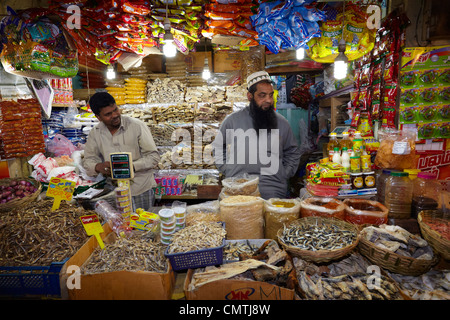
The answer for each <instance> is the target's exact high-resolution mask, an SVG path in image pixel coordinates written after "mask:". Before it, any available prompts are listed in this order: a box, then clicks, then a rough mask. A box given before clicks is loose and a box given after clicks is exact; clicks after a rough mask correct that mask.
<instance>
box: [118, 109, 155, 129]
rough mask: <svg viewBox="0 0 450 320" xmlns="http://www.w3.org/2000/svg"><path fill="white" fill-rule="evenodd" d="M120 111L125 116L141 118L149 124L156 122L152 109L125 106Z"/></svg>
mask: <svg viewBox="0 0 450 320" xmlns="http://www.w3.org/2000/svg"><path fill="white" fill-rule="evenodd" d="M120 112H121V114H123V115H125V116H128V117H132V118H137V119H140V120H142V121H144V122H145V123H146V124H147V125H151V124H153V123H154V121H153V114H152V111H151V110H150V109H142V108H133V107H130V108H127V107H123V108H121V109H120Z"/></svg>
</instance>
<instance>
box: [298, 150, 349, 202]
mask: <svg viewBox="0 0 450 320" xmlns="http://www.w3.org/2000/svg"><path fill="white" fill-rule="evenodd" d="M306 170H307V181H308V184H307V189H308V191H309V192H310V193H311V194H312V195H315V196H322V197H336V196H338V194H339V192H340V191H341V190H344V189H346V190H350V189H351V184H350V175H349V174H348V173H347V172H345V171H344V167H343V166H342V165H341V164H339V163H336V162H331V161H328V158H324V159H322V160H320V162H314V163H308V164H307V166H306Z"/></svg>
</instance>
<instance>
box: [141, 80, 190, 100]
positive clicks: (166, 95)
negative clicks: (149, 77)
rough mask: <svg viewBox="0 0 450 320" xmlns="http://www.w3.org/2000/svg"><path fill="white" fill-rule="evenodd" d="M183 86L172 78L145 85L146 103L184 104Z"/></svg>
mask: <svg viewBox="0 0 450 320" xmlns="http://www.w3.org/2000/svg"><path fill="white" fill-rule="evenodd" d="M184 88H185V84H183V83H182V82H180V81H179V80H174V79H173V78H164V79H162V80H161V79H159V78H157V79H155V80H154V81H153V82H148V83H147V102H148V103H178V102H180V103H181V102H184Z"/></svg>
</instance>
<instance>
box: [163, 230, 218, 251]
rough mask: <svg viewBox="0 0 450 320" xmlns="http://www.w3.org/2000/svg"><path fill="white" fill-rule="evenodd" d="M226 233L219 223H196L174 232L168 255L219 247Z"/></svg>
mask: <svg viewBox="0 0 450 320" xmlns="http://www.w3.org/2000/svg"><path fill="white" fill-rule="evenodd" d="M225 235H226V231H225V229H224V228H223V227H222V225H221V224H219V223H198V224H195V225H192V226H189V227H186V228H184V229H180V230H178V231H177V232H175V234H174V236H173V238H172V242H171V244H170V245H169V250H168V253H169V254H172V253H181V252H188V251H194V250H203V249H210V248H216V247H220V246H221V245H222V243H223V239H224V238H225Z"/></svg>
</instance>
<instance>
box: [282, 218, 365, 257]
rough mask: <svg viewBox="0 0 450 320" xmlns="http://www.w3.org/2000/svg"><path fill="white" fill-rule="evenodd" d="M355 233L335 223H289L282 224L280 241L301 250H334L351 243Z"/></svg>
mask: <svg viewBox="0 0 450 320" xmlns="http://www.w3.org/2000/svg"><path fill="white" fill-rule="evenodd" d="M356 237H357V234H356V233H355V232H353V231H350V230H345V229H342V228H340V227H339V226H337V225H311V224H304V225H303V224H295V223H293V224H291V225H289V226H288V227H286V226H284V229H283V232H282V236H281V239H280V240H281V241H282V242H283V243H284V244H286V245H290V246H294V247H298V248H300V249H303V250H312V251H317V250H336V249H341V248H344V247H346V246H348V245H350V244H352V243H353V242H354V241H355V240H356Z"/></svg>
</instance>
